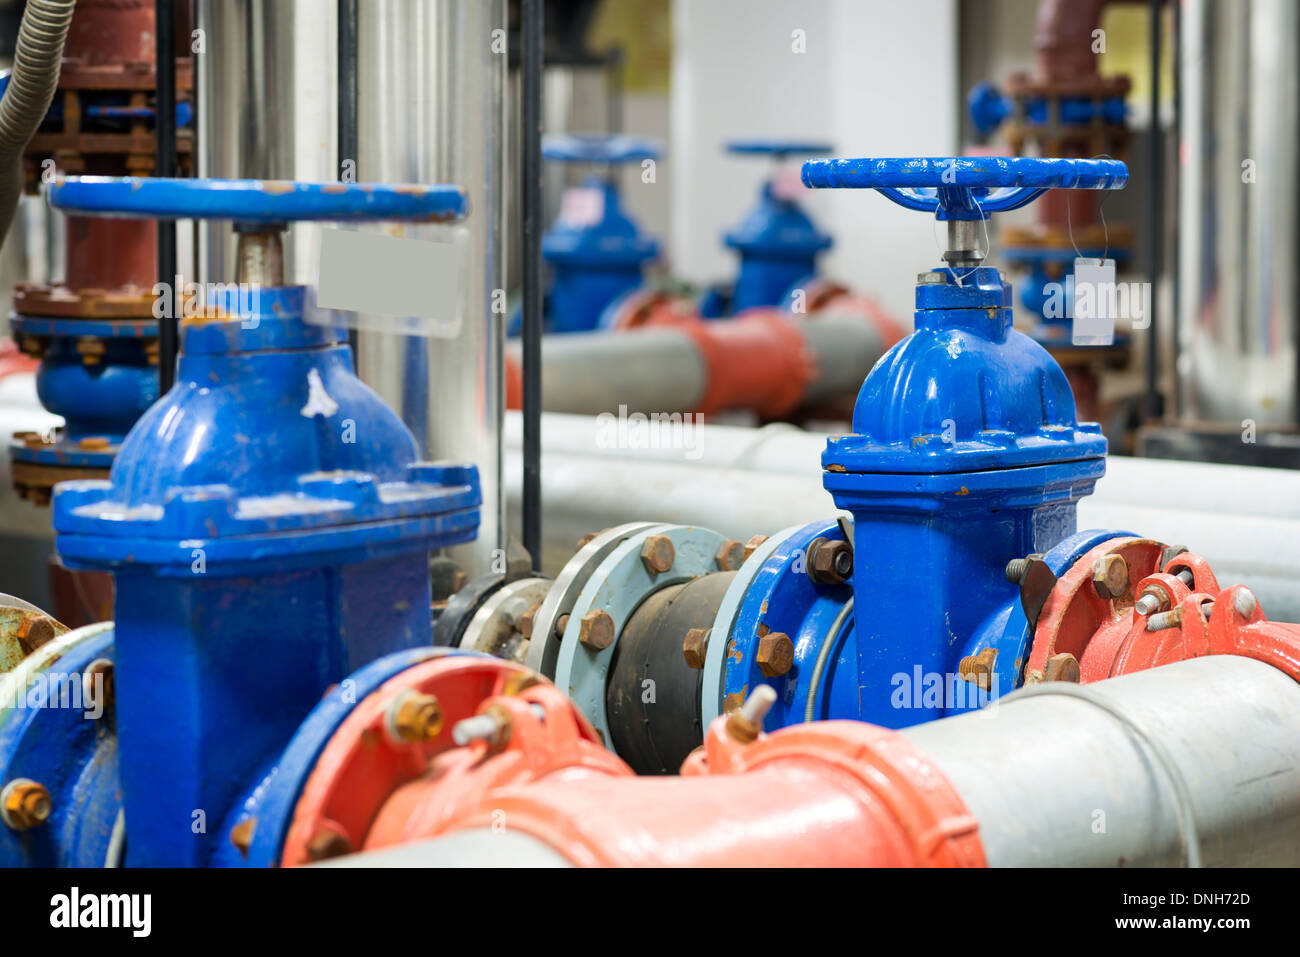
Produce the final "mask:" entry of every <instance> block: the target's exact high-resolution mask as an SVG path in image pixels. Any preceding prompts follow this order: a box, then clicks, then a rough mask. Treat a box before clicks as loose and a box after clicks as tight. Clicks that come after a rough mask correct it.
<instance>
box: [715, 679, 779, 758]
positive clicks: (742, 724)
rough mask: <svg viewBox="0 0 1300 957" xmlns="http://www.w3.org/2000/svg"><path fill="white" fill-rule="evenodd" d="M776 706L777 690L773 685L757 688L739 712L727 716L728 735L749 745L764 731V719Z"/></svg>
mask: <svg viewBox="0 0 1300 957" xmlns="http://www.w3.org/2000/svg"><path fill="white" fill-rule="evenodd" d="M774 704H776V689H774V688H773V687H772V686H771V685H759V686H758V687H757V688H755V689H754V690H753V691H752V692H750V695H749V697H748V698H747V699H745V703H744V704H743V705H741V706H740V709H739V710H738V711H733V712H731V714H729V715H728V716H727V733H728V734H730V735H731V736H732V737H733V738H735V739H736V740H737V741H741V742H744V743H745V744H749V742H751V741H753V740H754V739H755V738H757V737H758V734H759V732H760V731H762V730H763V719H764V718H766V717H767V713H768V712H769V711H771V710H772V705H774Z"/></svg>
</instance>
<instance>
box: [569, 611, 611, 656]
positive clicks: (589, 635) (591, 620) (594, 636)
mask: <svg viewBox="0 0 1300 957" xmlns="http://www.w3.org/2000/svg"><path fill="white" fill-rule="evenodd" d="M578 640H579V641H580V642H582V643H583V644H584V645H586V646H587V647H588V648H590V649H592V650H593V651H601V650H602V649H604V648H608V647H609V646H610V645H611V644H613V642H614V619H613V618H611V617H609V612H607V611H604V610H601V611H589V612H587V613H586V614H585V615H583V616H582V626H581V628H580V630H579V631H578Z"/></svg>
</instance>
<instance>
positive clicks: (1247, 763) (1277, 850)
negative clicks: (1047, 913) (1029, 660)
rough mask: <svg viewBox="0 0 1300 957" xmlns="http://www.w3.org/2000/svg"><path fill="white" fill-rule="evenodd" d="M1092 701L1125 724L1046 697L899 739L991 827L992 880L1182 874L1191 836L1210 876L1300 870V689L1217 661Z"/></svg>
mask: <svg viewBox="0 0 1300 957" xmlns="http://www.w3.org/2000/svg"><path fill="white" fill-rule="evenodd" d="M1051 684H1052V683H1049V684H1047V685H1040V686H1037V687H1038V688H1048V689H1050V688H1051ZM1069 687H1070V688H1077V687H1078V686H1074V685H1070V686H1069ZM1087 687H1088V692H1087V693H1088V694H1090V695H1091V696H1093V697H1095V698H1096V699H1098V702H1102V703H1104V704H1107V705H1110V706H1111V707H1113V708H1115V709H1117V710H1118V712H1120V714H1122V715H1123V717H1122V718H1121V717H1118V716H1117V715H1116V714H1113V713H1111V712H1110V711H1108V710H1107V709H1106V707H1104V705H1103V704H1099V703H1097V702H1094V701H1091V700H1086V699H1080V698H1076V697H1073V696H1072V693H1071V692H1069V691H1068V690H1067V692H1066V693H1061V694H1053V693H1052V691H1050V690H1049V691H1046V692H1039V691H1036V690H1035V691H1033V692H1031V693H1029V694H1025V693H1023V692H1022V693H1021V694H1020V695H1013V696H1010V697H1009V698H1006V699H1003V700H1002V701H1001V702H999V703H997V704H996V705H995V706H994V710H993V711H992V712H974V713H971V714H966V715H961V716H959V717H954V718H945V719H943V720H940V721H934V722H930V723H929V724H923V725H918V726H916V727H913V728H909V729H907V730H905V731H903V732H902V733H903V736H904V737H906V738H907V739H908V740H910V741H911V742H912V743H913V744H915V745H917V747H919V748H920V750H921V751H922V752H923V753H924V754H925V755H926V756H927V757H929V758H930V759H931V760H932V761H934V763H935V764H936V765H937V766H938V767H939V768H940V770H941V771H942V772H943V774H944V776H945V777H946V778H947V779H948V780H949V781H950V782H951V783H952V785H953V787H954V788H955V789H956V791H957V793H958V794H960V796H961V798H962V801H963V802H964V803H965V804H966V806H967V807H968V808H969V809H970V812H971V813H972V814H973V815H974V816H975V817H976V818H977V819H978V820H979V822H980V839H981V841H982V843H983V845H984V853H985V855H986V856H987V858H988V862H989V864H990V866H994V867H998V866H1015V867H1043V866H1062V865H1070V866H1093V867H1113V866H1126V867H1168V866H1176V865H1179V864H1182V863H1184V862H1185V861H1186V860H1187V858H1188V851H1189V849H1188V848H1187V847H1186V846H1185V845H1184V840H1183V833H1184V832H1185V831H1186V830H1187V829H1188V827H1189V826H1191V827H1192V828H1193V829H1194V831H1195V834H1196V836H1197V839H1198V844H1199V849H1200V857H1201V863H1203V864H1204V865H1207V866H1238V867H1249V866H1260V865H1290V866H1295V865H1296V864H1298V863H1300V722H1298V720H1297V717H1296V715H1297V714H1300V711H1297V709H1298V708H1300V684H1297V683H1296V682H1295V681H1294V680H1292V679H1291V678H1289V677H1287V676H1286V675H1285V674H1283V673H1282V672H1281V671H1279V670H1277V669H1276V668H1273V667H1270V666H1269V665H1266V664H1263V663H1261V662H1258V661H1254V660H1252V659H1249V658H1241V657H1237V656H1234V655H1214V656H1209V657H1204V658H1194V659H1192V660H1190V661H1184V662H1179V663H1178V664H1173V665H1167V666H1164V667H1160V668H1153V669H1151V670H1150V671H1144V672H1140V673H1138V674H1134V675H1127V676H1125V677H1122V678H1113V679H1110V680H1108V681H1104V682H1099V683H1097V684H1094V685H1089V686H1087ZM1178 778H1181V780H1182V783H1183V784H1184V785H1185V795H1186V798H1185V805H1186V806H1184V807H1182V808H1181V809H1180V807H1179V804H1180V800H1179V798H1178V797H1177V790H1179V789H1178V788H1177V787H1176V785H1175V783H1174V782H1175V780H1176V779H1178ZM1184 815H1185V817H1184ZM1180 818H1182V820H1181V822H1180Z"/></svg>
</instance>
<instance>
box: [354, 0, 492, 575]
mask: <svg viewBox="0 0 1300 957" xmlns="http://www.w3.org/2000/svg"><path fill="white" fill-rule="evenodd" d="M358 27H359V35H358V66H359V71H360V76H359V80H358V83H359V92H360V107H359V116H358V122H359V125H360V129H359V140H358V151H359V155H358V157H357V164H358V168H359V169H362V170H364V171H365V179H366V180H367V181H372V182H373V181H379V182H398V183H455V184H456V185H458V186H460V187H462V188H463V189H464V190H465V191H466V192H467V194H468V195H469V201H470V210H471V212H470V216H469V219H468V220H466V222H465V224H464V227H463V229H464V231H465V232H464V236H465V239H464V241H465V250H466V256H465V268H464V272H463V276H464V281H463V284H462V286H461V297H462V298H461V303H460V305H461V316H462V322H461V324H460V329H459V332H458V333H457V334H456V335H455V336H454V338H415V337H410V336H400V335H394V334H391V333H386V332H380V331H372V330H371V328H369V323H368V320H367V319H366V318H364V317H363V318H362V320H361V322H360V330H361V331H360V332H359V334H358V336H357V338H358V345H359V357H358V358H359V368H360V372H361V377H362V379H363V380H365V382H366V383H367V384H369V385H370V386H371V387H372V388H374V389H375V390H376V391H378V392H379V394H380V395H381V396H383V398H384V399H385V401H387V402H388V403H389V404H390V405H392V406H393V407H394V408H396V409H399V410H401V413H402V418H403V419H404V420H405V421H406V423H407V425H408V426H409V427H411V429H412V431H414V432H415V433H416V438H417V440H418V441H419V442H420V445H421V447H422V448H423V450H424V454H425V455H426V456H427V457H428V458H431V459H454V460H457V461H467V462H474V463H475V464H476V465H477V466H478V470H479V479H480V482H481V483H482V489H483V508H482V511H481V521H480V524H479V534H478V538H477V540H476V541H475V542H473V543H472V544H468V545H461V546H456V547H455V548H454V549H452V550H451V551H452V554H453V555H454V556H455V557H456V558H457V560H458V561H460V562H461V564H462V565H464V566H465V567H466V570H467V571H468V572H469V573H470V574H471V575H475V574H478V573H480V572H486V571H487V570H488V569H489V567H490V566H491V564H492V561H493V557H494V554H495V553H496V550H497V549H498V548H500V547H501V546H502V543H503V540H504V519H503V514H504V513H503V507H504V506H503V503H502V501H501V497H500V481H501V452H500V420H501V414H502V406H503V403H504V388H503V383H502V378H501V375H502V373H501V369H502V349H503V347H504V345H503V344H504V329H503V326H504V322H503V320H504V317H503V316H502V315H500V314H497V313H494V312H493V303H494V302H495V301H497V300H498V299H499V297H498V296H497V291H498V290H501V289H502V288H503V279H502V269H503V262H502V251H501V243H502V237H503V235H504V229H503V224H502V214H503V209H502V202H501V198H502V193H501V186H502V171H503V168H504V166H503V163H504V152H505V137H506V129H505V112H504V83H505V71H506V60H507V57H506V50H505V42H504V41H505V36H506V34H505V31H506V28H507V23H506V4H505V2H504V0H372V2H367V3H364V4H361V5H360V15H359V22H358ZM444 229H446V227H439V226H415V227H412V226H407V227H405V228H404V229H403V232H404V234H405V235H406V236H410V237H421V236H437V237H438V238H444V237H445V233H442V232H439V230H444ZM458 241H460V240H458ZM432 294H436V291H435V292H434V293H432Z"/></svg>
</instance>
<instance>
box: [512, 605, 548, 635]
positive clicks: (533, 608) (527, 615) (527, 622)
mask: <svg viewBox="0 0 1300 957" xmlns="http://www.w3.org/2000/svg"><path fill="white" fill-rule="evenodd" d="M541 610H542V603H541V602H540V601H539V602H534V603H533V604H532V605H530V606H529V607H528V610H527V611H526V612H524V613H523V614H522V615H520V616H519V620H518V621H516V622H515V630H516V631H517V632H519V634H521V635H523V636H524V637H525V638H532V637H533V621H534V620H535V619H536V618H537V613H538V612H539V611H541Z"/></svg>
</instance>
